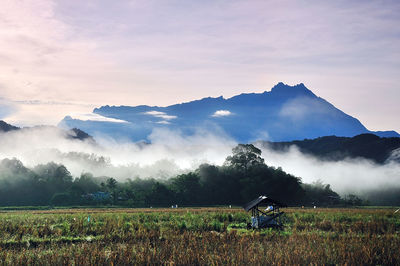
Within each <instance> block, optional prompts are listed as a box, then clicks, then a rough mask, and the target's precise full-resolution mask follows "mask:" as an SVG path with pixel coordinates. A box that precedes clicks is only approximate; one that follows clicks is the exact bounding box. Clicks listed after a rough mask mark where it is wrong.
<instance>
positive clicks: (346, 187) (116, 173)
mask: <svg viewBox="0 0 400 266" xmlns="http://www.w3.org/2000/svg"><path fill="white" fill-rule="evenodd" d="M149 139H150V141H151V144H145V143H132V142H130V141H128V140H114V139H111V138H106V137H103V138H99V137H97V138H96V142H97V144H93V143H92V142H90V141H80V140H71V139H67V138H65V134H64V133H63V132H62V131H59V130H56V129H54V128H31V129H23V130H19V131H12V132H8V133H1V134H0V159H4V158H14V157H15V158H17V159H19V160H21V161H22V162H23V164H24V165H25V166H28V167H33V166H36V165H38V164H45V163H47V162H51V161H53V162H56V163H61V164H64V165H65V166H66V167H67V168H68V170H69V171H70V172H71V173H72V174H73V175H74V176H79V175H80V174H81V173H84V172H91V173H93V174H94V175H95V176H111V177H115V178H117V179H121V180H122V179H126V178H135V177H141V178H150V177H153V178H162V179H164V178H168V177H172V176H175V175H177V174H179V173H183V172H187V171H190V170H193V169H195V168H197V167H198V166H199V165H200V164H202V163H210V164H216V165H222V163H223V162H224V160H225V158H226V157H227V156H228V155H229V154H230V153H231V149H232V148H233V147H234V146H235V145H236V144H237V143H235V141H233V140H232V139H230V138H229V137H227V136H226V135H224V134H222V133H221V134H218V135H216V134H211V133H210V132H206V131H198V132H197V133H196V134H195V135H193V136H189V137H186V136H182V134H180V132H178V131H170V130H166V129H157V130H154V131H153V133H152V134H151V136H150V138H149ZM262 156H263V157H264V159H265V162H266V163H267V164H268V165H270V166H275V167H282V169H283V170H284V171H286V172H288V173H290V174H293V175H295V176H298V177H301V178H302V181H303V182H305V183H312V182H315V181H318V180H320V181H322V182H323V183H326V184H330V185H331V187H332V189H333V190H335V191H337V192H338V193H340V194H342V195H344V194H348V193H356V194H358V195H362V194H363V193H364V192H366V191H369V190H376V189H384V188H398V187H400V164H399V163H395V162H391V163H388V164H385V165H378V164H376V163H373V162H372V161H369V160H365V159H346V160H343V161H338V162H332V161H321V160H319V159H317V158H315V157H313V156H310V155H305V154H302V153H301V152H300V151H299V150H298V149H297V148H296V147H294V146H293V147H291V148H290V149H289V150H287V151H285V152H275V151H272V150H271V149H268V148H262Z"/></svg>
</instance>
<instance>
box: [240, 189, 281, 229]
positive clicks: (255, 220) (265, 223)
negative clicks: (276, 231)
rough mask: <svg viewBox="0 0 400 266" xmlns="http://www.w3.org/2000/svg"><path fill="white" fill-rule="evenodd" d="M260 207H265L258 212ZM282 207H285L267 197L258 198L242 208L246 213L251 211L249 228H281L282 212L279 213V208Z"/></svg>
mask: <svg viewBox="0 0 400 266" xmlns="http://www.w3.org/2000/svg"><path fill="white" fill-rule="evenodd" d="M261 206H263V207H264V206H265V209H264V210H260V208H261ZM283 207H287V206H286V205H285V204H282V203H280V202H278V201H276V200H273V199H271V198H268V197H267V196H259V197H258V198H256V199H255V200H252V201H250V202H249V203H247V204H246V205H245V206H243V208H244V209H245V210H246V211H250V210H251V224H249V227H250V226H251V227H252V228H265V227H278V228H282V227H283V225H282V220H281V215H282V214H284V212H282V211H280V208H283Z"/></svg>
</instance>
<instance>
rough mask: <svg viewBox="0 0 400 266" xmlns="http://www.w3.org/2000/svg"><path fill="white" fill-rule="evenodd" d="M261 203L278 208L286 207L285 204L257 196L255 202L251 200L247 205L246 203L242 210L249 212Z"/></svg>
mask: <svg viewBox="0 0 400 266" xmlns="http://www.w3.org/2000/svg"><path fill="white" fill-rule="evenodd" d="M261 203H267V204H269V205H274V206H278V207H287V206H286V205H285V204H282V203H280V202H278V201H276V200H273V199H271V198H268V197H267V196H259V197H258V198H256V199H255V200H252V201H250V202H249V203H247V204H246V205H244V206H243V209H245V210H246V211H249V210H251V209H253V208H254V207H257V206H258V205H260V204H261Z"/></svg>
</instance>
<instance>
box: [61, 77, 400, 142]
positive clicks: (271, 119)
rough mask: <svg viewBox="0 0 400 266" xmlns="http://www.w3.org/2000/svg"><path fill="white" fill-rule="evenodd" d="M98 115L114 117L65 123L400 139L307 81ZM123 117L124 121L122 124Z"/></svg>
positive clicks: (114, 131)
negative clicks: (367, 123)
mask: <svg viewBox="0 0 400 266" xmlns="http://www.w3.org/2000/svg"><path fill="white" fill-rule="evenodd" d="M93 113H94V114H96V115H100V116H103V117H104V118H108V119H113V120H114V121H93V120H79V119H74V118H73V117H70V116H67V117H65V118H64V119H63V120H62V121H61V122H60V124H59V125H60V126H63V127H66V128H74V127H75V128H80V129H82V130H84V131H86V132H88V133H89V134H91V135H94V136H96V135H108V136H111V137H114V138H120V137H122V138H129V139H131V140H133V141H146V140H148V137H149V135H150V134H151V132H152V131H153V129H155V128H168V129H172V130H179V131H180V132H182V134H184V135H191V134H194V132H195V131H196V130H198V129H201V130H207V131H211V132H221V131H222V132H224V133H226V134H227V135H229V136H231V137H232V138H234V139H235V140H236V141H238V142H242V143H248V142H252V141H255V140H266V139H269V140H272V141H291V140H299V139H305V138H317V137H321V136H330V135H336V136H344V137H353V136H355V135H359V134H362V133H376V134H377V135H379V136H385V137H399V136H400V135H399V134H398V133H397V132H394V131H383V132H371V131H369V130H368V129H366V128H365V127H364V126H363V125H362V124H361V123H360V121H358V120H357V119H356V118H354V117H352V116H350V115H347V114H345V113H344V112H342V111H341V110H339V109H337V108H336V107H335V106H333V105H332V104H330V103H329V102H327V101H326V100H324V99H322V98H320V97H317V96H316V95H315V94H314V93H313V92H312V91H310V90H309V89H307V88H306V87H305V86H304V84H298V85H296V86H288V85H285V84H283V83H278V84H277V85H276V86H274V87H273V88H272V90H271V91H265V92H263V93H248V94H240V95H237V96H234V97H232V98H229V99H224V98H223V97H222V96H221V97H217V98H211V97H209V98H204V99H201V100H196V101H192V102H187V103H181V104H175V105H170V106H167V107H158V106H147V105H140V106H133V107H132V106H108V105H106V106H102V107H100V108H96V109H94V110H93ZM116 121H119V122H116Z"/></svg>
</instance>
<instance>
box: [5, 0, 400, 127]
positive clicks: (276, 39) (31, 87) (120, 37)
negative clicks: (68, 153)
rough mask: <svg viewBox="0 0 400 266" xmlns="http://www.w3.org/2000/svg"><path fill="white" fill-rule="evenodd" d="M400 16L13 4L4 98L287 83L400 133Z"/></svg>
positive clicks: (213, 90) (133, 101)
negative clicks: (302, 85)
mask: <svg viewBox="0 0 400 266" xmlns="http://www.w3.org/2000/svg"><path fill="white" fill-rule="evenodd" d="M111 11H112V12H111ZM399 12H400V4H399V3H398V2H396V1H389V2H388V3H387V4H385V5H382V4H381V3H380V2H377V1H350V2H348V1H342V0H340V1H338V2H335V3H332V2H330V1H323V2H321V1H315V0H311V1H309V2H308V4H304V3H302V2H293V1H287V0H282V1H260V0H250V1H245V0H238V1H227V0H222V1H214V2H210V1H206V2H204V1H196V3H192V2H191V3H190V4H189V3H180V4H174V1H172V2H171V1H162V2H161V3H160V1H124V0H121V1H105V0H99V1H98V2H97V4H94V2H93V1H85V3H82V1H70V0H59V1H53V0H24V1H14V0H3V1H2V2H1V10H0V18H1V19H0V60H1V64H0V80H1V82H2V84H1V92H0V94H1V95H0V96H3V97H6V98H9V99H11V100H22V101H25V100H28V101H29V100H32V99H37V100H40V101H60V102H79V101H81V102H86V103H89V104H91V105H96V106H100V105H104V104H110V105H139V104H152V105H169V104H174V103H176V102H182V101H187V100H193V99H197V98H202V97H205V96H216V95H217V96H219V95H224V96H226V97H230V96H233V95H235V94H238V93H242V92H255V91H256V92H262V91H264V90H265V89H269V88H271V87H272V86H273V85H274V84H275V83H276V82H277V81H279V80H284V81H286V82H288V83H291V84H297V83H299V82H304V83H306V84H308V85H309V86H310V87H311V88H313V90H315V92H316V94H317V95H320V96H323V97H324V98H326V99H328V100H330V101H331V102H334V103H335V105H337V106H340V107H341V109H343V110H346V111H347V112H349V113H350V114H352V115H354V116H357V117H358V118H360V119H361V121H363V122H364V121H365V122H366V123H367V126H369V127H373V128H375V129H379V128H381V129H383V128H388V129H390V128H391V129H397V127H398V123H397V121H398V117H397V115H396V114H398V113H399V107H398V106H399V105H398V104H397V99H398V98H399V90H398V84H399V83H400V76H399V75H398V71H397V70H398V69H399V62H400V60H399V58H400V52H399V49H400V48H399V47H400V45H399V43H400V38H399V36H400V34H399V31H400V28H399V27H396V26H394V25H398V24H399V21H400V17H399V16H398V14H399ZM310 17H312V18H313V19H310ZM205 18H206V19H205ZM110 88H112V90H111V89H110ZM16 92H18V93H16ZM155 95H157V97H155ZM104 101H107V102H104ZM381 103H384V104H383V105H382V104H381ZM41 108H42V106H41V105H38V106H36V107H34V106H33V107H31V108H30V109H31V110H32V112H33V114H35V116H33V115H31V118H32V119H35V120H36V121H41V123H46V122H47V121H51V123H54V124H57V122H58V121H56V120H57V117H61V118H62V117H64V116H65V115H66V114H67V113H68V112H66V109H65V108H57V107H56V106H54V107H53V108H50V107H47V109H46V110H45V111H42V112H40V110H41ZM34 109H35V110H34ZM77 111H79V112H81V110H77ZM86 111H87V110H86ZM13 120H14V121H19V122H21V121H24V122H25V121H26V119H25V118H24V115H23V114H22V113H21V114H16V115H14V117H13Z"/></svg>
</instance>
